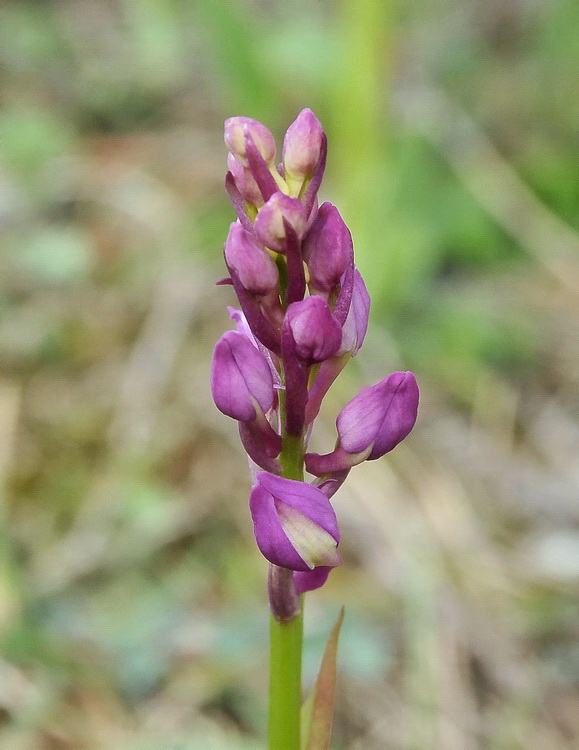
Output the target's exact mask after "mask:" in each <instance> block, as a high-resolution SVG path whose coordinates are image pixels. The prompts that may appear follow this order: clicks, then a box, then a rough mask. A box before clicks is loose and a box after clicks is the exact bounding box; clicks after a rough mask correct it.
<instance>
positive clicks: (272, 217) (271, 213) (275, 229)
mask: <svg viewBox="0 0 579 750" xmlns="http://www.w3.org/2000/svg"><path fill="white" fill-rule="evenodd" d="M285 222H287V223H288V224H289V225H290V226H291V227H293V229H294V231H295V233H296V235H297V236H298V238H299V239H301V236H302V234H303V231H304V227H305V224H306V215H305V213H304V207H303V206H302V204H301V203H300V201H299V200H298V199H297V198H290V197H289V195H285V193H280V192H276V193H274V194H273V195H272V196H271V198H270V199H269V200H268V201H267V202H266V203H265V205H264V206H263V208H262V209H261V210H260V212H259V213H258V214H257V218H256V220H255V223H254V229H255V236H256V237H257V239H258V240H259V242H261V243H262V244H263V245H265V246H266V247H269V248H271V249H272V250H276V251H277V252H278V253H283V252H285V250H286V246H285V240H286V229H285V226H284V223H285Z"/></svg>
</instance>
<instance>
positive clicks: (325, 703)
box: [301, 607, 344, 750]
mask: <svg viewBox="0 0 579 750" xmlns="http://www.w3.org/2000/svg"><path fill="white" fill-rule="evenodd" d="M343 620H344V607H342V609H341V610H340V614H339V615H338V619H337V620H336V624H335V625H334V627H333V628H332V632H331V633H330V637H329V638H328V642H327V644H326V650H325V651H324V658H323V659H322V665H321V667H320V672H319V674H318V679H317V680H316V684H315V685H314V687H313V689H312V692H311V693H310V694H309V696H308V698H307V700H306V702H305V703H304V705H303V706H302V741H301V747H302V750H329V747H330V740H331V739H332V719H333V715H334V695H335V692H336V655H337V652H338V638H339V636H340V628H341V627H342V621H343Z"/></svg>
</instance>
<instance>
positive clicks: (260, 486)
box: [249, 471, 341, 572]
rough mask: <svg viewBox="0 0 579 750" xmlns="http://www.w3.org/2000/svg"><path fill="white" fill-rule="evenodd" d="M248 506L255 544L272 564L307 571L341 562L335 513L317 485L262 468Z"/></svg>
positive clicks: (331, 566) (333, 565)
mask: <svg viewBox="0 0 579 750" xmlns="http://www.w3.org/2000/svg"><path fill="white" fill-rule="evenodd" d="M249 507H250V510H251V516H252V519H253V528H254V533H255V539H256V541H257V546H258V547H259V549H260V550H261V553H262V554H263V556H264V557H265V558H266V559H267V560H269V561H270V562H271V563H273V564H274V565H278V566H280V567H282V568H289V569H290V570H297V571H303V572H307V571H310V570H313V569H314V568H317V567H318V566H324V567H330V568H333V567H335V566H336V565H339V564H340V563H341V557H340V553H339V552H338V550H337V546H338V543H339V541H340V531H339V529H338V523H337V521H336V514H335V513H334V510H333V508H332V505H331V503H330V501H329V500H328V498H327V497H326V496H325V495H324V493H323V492H322V491H321V490H319V489H318V488H317V487H313V486H312V485H310V484H306V483H305V482H297V481H295V480H293V479H285V478H284V477H278V476H275V475H274V474H269V473H268V472H265V471H261V472H259V473H258V474H257V484H256V486H255V487H254V488H253V490H252V491H251V496H250V500H249Z"/></svg>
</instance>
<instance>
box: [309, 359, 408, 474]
mask: <svg viewBox="0 0 579 750" xmlns="http://www.w3.org/2000/svg"><path fill="white" fill-rule="evenodd" d="M418 399H419V391H418V384H417V382H416V378H415V377H414V375H413V374H412V373H411V372H393V373H392V374H391V375H389V376H388V377H387V378H385V379H384V380H382V381H381V382H380V383H377V384H376V385H373V386H371V387H369V388H363V389H362V390H361V391H360V393H359V394H358V395H357V396H355V397H354V398H353V399H352V400H351V401H350V402H349V403H348V404H346V406H344V408H343V409H342V411H341V412H340V414H339V415H338V419H337V420H336V427H337V429H338V438H339V442H338V447H337V448H336V450H335V451H333V452H332V453H328V454H327V455H325V456H320V455H318V454H317V453H308V454H307V455H306V468H307V470H308V471H309V472H311V473H312V474H316V475H317V476H322V475H324V474H330V473H331V472H335V471H340V470H343V469H347V468H350V467H352V466H356V464H359V463H362V461H365V460H373V459H376V458H380V457H381V456H383V455H384V454H385V453H388V452H389V451H391V450H392V449H393V448H395V447H396V446H397V445H398V443H400V442H402V440H404V438H405V437H406V436H407V435H408V434H409V433H410V431H411V430H412V428H413V427H414V423H415V422H416V415H417V413H418Z"/></svg>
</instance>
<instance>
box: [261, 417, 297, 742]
mask: <svg viewBox="0 0 579 750" xmlns="http://www.w3.org/2000/svg"><path fill="white" fill-rule="evenodd" d="M282 424H283V423H282ZM280 462H281V465H282V470H283V472H282V473H283V476H284V477H286V478H288V479H297V480H300V481H301V480H303V478H304V443H303V438H302V437H301V436H294V435H287V434H285V435H284V436H283V449H282V452H281V455H280ZM282 570H283V569H280V570H279V571H278V572H279V573H281V572H282ZM284 572H285V574H286V575H287V584H288V586H293V580H292V576H293V573H292V571H291V570H287V571H284ZM300 604H301V606H300V612H299V614H298V615H297V616H296V617H294V619H293V620H290V621H289V622H278V620H276V619H275V617H274V616H273V615H272V616H271V619H270V661H269V750H299V748H300V729H301V727H300V712H301V705H302V640H303V619H304V618H303V608H304V597H303V596H302V597H301V602H300Z"/></svg>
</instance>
